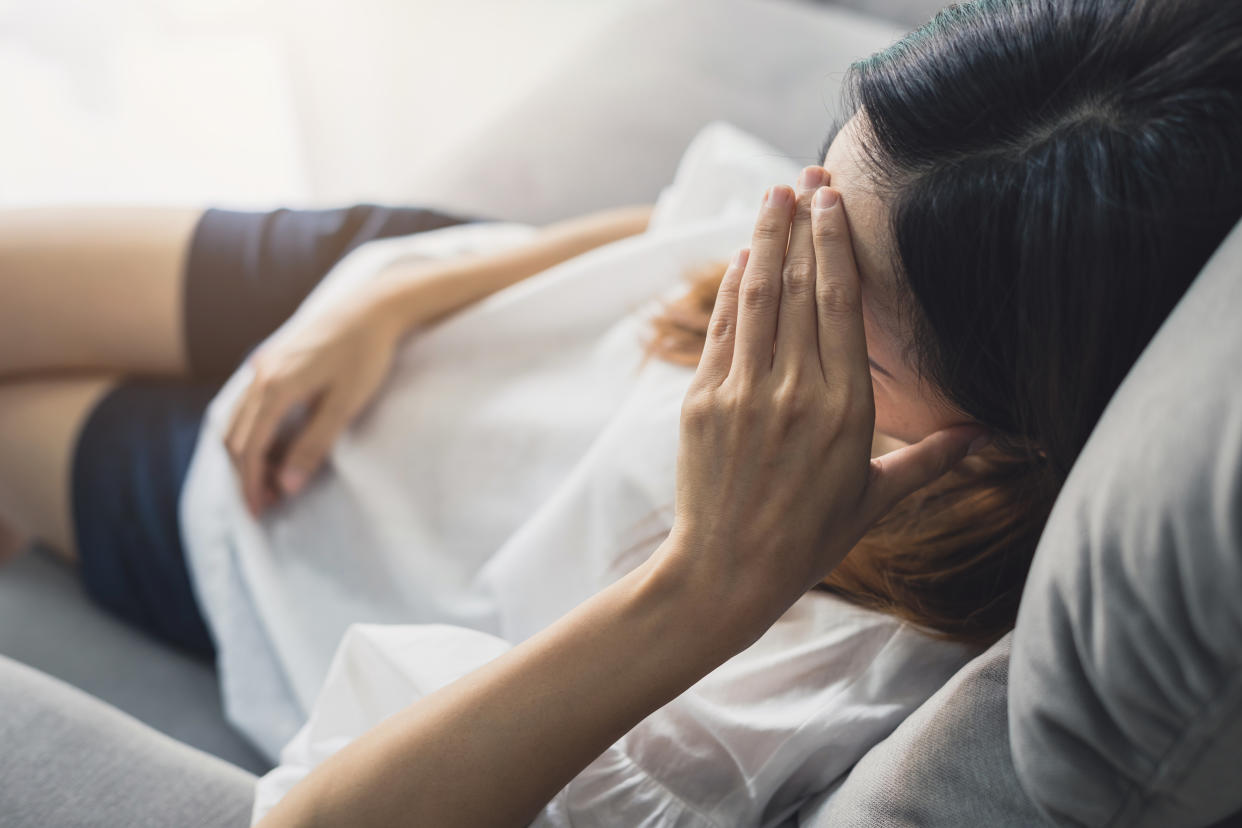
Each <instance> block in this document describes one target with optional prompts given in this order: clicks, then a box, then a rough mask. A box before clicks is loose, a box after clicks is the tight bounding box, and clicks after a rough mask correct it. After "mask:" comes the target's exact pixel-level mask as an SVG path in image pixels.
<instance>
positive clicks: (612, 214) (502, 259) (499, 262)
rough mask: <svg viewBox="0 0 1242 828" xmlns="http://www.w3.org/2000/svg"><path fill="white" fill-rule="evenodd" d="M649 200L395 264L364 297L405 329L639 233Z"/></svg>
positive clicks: (386, 321) (384, 320) (380, 317)
mask: <svg viewBox="0 0 1242 828" xmlns="http://www.w3.org/2000/svg"><path fill="white" fill-rule="evenodd" d="M651 210H652V207H651V205H643V206H636V207H619V208H616V209H612V210H605V211H603V212H598V213H591V214H589V215H585V216H580V217H576V218H572V219H566V220H564V221H559V222H556V223H554V224H549V225H547V226H546V227H543V228H540V230H539V231H538V233H537V234H536V235H535V237H534V238H533V239H531V240H530V241H529V242H527V243H525V244H522V245H519V246H518V247H516V248H513V249H510V250H505V251H501V252H500V253H481V254H472V255H467V256H461V257H459V258H456V259H452V260H450V261H448V262H434V263H431V264H430V265H428V263H424V262H413V263H407V264H400V263H398V264H397V265H394V266H393V267H392V268H391V269H389V270H388V271H387V272H386V273H384V274H383V275H382V276H381V278H379V279H376V280H375V281H374V282H373V283H372V288H370V289H369V290H368V292H367V294H366V295H365V296H364V297H363V301H364V302H365V303H366V304H367V305H368V306H369V308H370V309H371V313H372V314H373V318H374V320H375V322H376V323H377V324H381V325H386V326H392V327H394V328H395V329H396V330H397V331H400V332H405V331H408V330H409V329H410V328H412V327H413V326H415V325H419V324H426V323H429V322H434V321H436V320H437V319H440V318H441V317H443V316H446V315H447V314H450V313H452V312H453V311H456V310H458V309H460V308H462V307H465V306H466V305H469V304H471V303H472V302H477V301H478V300H480V299H482V298H484V297H486V296H489V295H490V294H492V293H495V292H496V291H498V290H500V289H502V288H505V287H508V286H509V285H512V284H514V283H515V282H520V281H521V280H523V279H525V278H526V277H528V276H533V275H534V274H536V273H539V272H540V271H543V270H547V269H548V268H549V267H552V266H553V265H557V264H560V263H561V262H564V261H567V260H569V259H572V258H573V257H575V256H578V255H580V254H582V253H585V252H587V251H588V250H593V249H594V248H596V247H600V246H602V245H605V244H608V243H610V242H614V241H617V240H618V239H623V238H625V237H627V236H633V235H636V234H638V233H642V232H643V231H644V230H646V229H647V222H648V220H649V219H650V217H651Z"/></svg>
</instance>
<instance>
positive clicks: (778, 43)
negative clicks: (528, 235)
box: [410, 0, 904, 224]
mask: <svg viewBox="0 0 1242 828" xmlns="http://www.w3.org/2000/svg"><path fill="white" fill-rule="evenodd" d="M903 32H904V30H903V29H902V28H901V27H899V26H895V25H893V24H891V23H887V22H884V21H882V20H880V19H878V18H869V17H866V16H863V15H861V14H858V13H857V12H851V11H847V10H843V9H837V8H831V7H821V6H815V5H812V4H809V3H791V2H787V0H648V1H647V2H643V3H638V4H635V5H634V6H633V7H632V8H628V9H626V10H625V11H624V12H623V13H621V14H620V15H619V16H618V18H617V20H616V22H615V23H614V24H613V25H612V26H610V27H609V28H608V30H607V31H605V32H604V33H603V34H601V35H599V36H597V37H595V38H593V39H590V40H588V41H587V42H586V43H584V44H583V46H582V47H581V48H580V49H579V50H578V51H576V52H575V53H574V54H573V55H571V56H570V57H569V58H567V59H566V60H565V61H564V62H563V63H561V64H559V65H558V66H557V67H556V69H555V71H554V72H552V73H551V74H550V76H549V77H548V79H547V80H546V81H545V82H544V83H543V84H542V85H540V86H538V87H537V88H536V89H535V90H533V91H532V92H531V93H530V94H528V95H527V96H525V97H523V98H520V99H518V100H516V101H514V103H513V105H512V107H511V109H509V110H508V111H506V112H502V113H501V114H500V115H498V116H497V117H496V118H495V119H494V120H493V121H492V122H491V123H489V124H488V125H487V126H486V127H485V128H483V129H481V130H479V131H478V133H477V134H476V135H475V136H474V137H473V138H472V139H470V140H467V141H465V142H463V144H462V145H460V146H456V147H454V148H453V150H452V151H451V152H449V153H447V154H445V155H444V156H436V157H431V158H428V159H425V160H424V161H423V163H422V164H421V165H420V166H418V167H417V168H415V169H414V170H413V172H412V174H411V175H410V180H411V181H412V182H414V184H413V192H412V193H411V194H410V195H411V197H412V198H413V200H414V201H416V202H417V203H420V204H435V205H436V206H439V207H444V208H448V209H451V210H456V211H459V212H464V213H469V214H475V215H484V216H493V217H497V218H504V219H509V220H513V221H526V222H531V223H535V224H541V223H544V222H547V221H552V220H555V219H560V218H565V217H567V216H573V215H581V214H583V213H587V212H591V211H593V210H599V209H603V208H605V207H613V206H618V205H624V204H642V203H650V202H652V201H654V200H655V198H656V196H657V195H659V193H660V189H661V188H662V187H664V186H666V185H667V184H668V183H669V181H670V180H671V179H672V177H673V172H674V170H675V169H676V167H677V162H678V160H679V159H680V158H681V155H682V153H683V152H684V151H685V149H686V145H687V144H688V143H689V142H690V139H691V138H693V137H694V135H695V133H697V132H698V131H699V129H701V128H702V127H703V126H704V125H705V124H707V123H709V122H710V121H713V120H718V119H720V120H726V121H730V122H732V123H734V124H736V125H737V126H739V127H741V128H742V129H744V130H746V131H747V132H750V133H752V134H754V135H757V136H758V137H760V138H762V139H764V140H765V141H767V142H768V143H770V144H772V145H773V146H775V147H777V148H778V149H779V150H781V151H782V152H784V153H787V155H788V157H790V158H792V159H794V160H795V161H796V162H797V163H799V164H813V163H818V162H819V161H820V160H822V159H819V158H817V157H816V154H817V151H818V149H819V145H820V143H821V142H822V141H823V139H824V136H825V134H826V133H827V130H828V127H829V124H830V123H831V121H832V119H833V117H834V116H835V115H836V112H837V104H838V97H839V90H840V82H841V76H842V74H843V73H844V71H845V69H846V68H847V67H848V66H849V64H850V63H852V62H853V61H854V60H857V59H858V58H862V57H866V56H867V55H869V54H871V53H873V52H875V51H877V50H879V49H882V48H884V47H886V46H888V45H889V44H891V43H893V42H894V41H895V40H897V39H898V38H900V37H901V35H902V34H903ZM773 183H779V182H773ZM790 183H792V182H790Z"/></svg>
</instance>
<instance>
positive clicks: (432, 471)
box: [181, 123, 970, 826]
mask: <svg viewBox="0 0 1242 828" xmlns="http://www.w3.org/2000/svg"><path fill="white" fill-rule="evenodd" d="M796 174H797V168H796V167H795V166H793V165H791V164H790V163H789V162H788V161H786V160H784V159H782V158H781V156H780V154H779V153H778V152H777V151H775V150H774V149H772V148H771V147H768V146H766V145H764V144H763V143H761V142H759V141H758V140H757V139H754V138H753V137H751V136H749V135H746V134H745V133H741V132H740V131H738V130H736V129H735V128H733V127H731V126H729V125H727V124H723V123H716V124H712V125H709V126H707V127H705V128H704V129H703V130H702V132H701V133H700V134H699V135H698V136H697V137H696V138H695V139H694V141H693V142H692V143H691V145H690V147H689V148H688V149H687V151H686V154H685V156H684V158H683V160H682V162H681V165H680V167H679V169H678V172H677V175H676V178H675V180H674V182H673V184H672V185H671V186H670V187H668V188H666V189H665V191H664V192H663V193H662V194H661V196H660V199H659V201H658V202H657V205H656V210H655V212H654V214H653V216H652V220H651V224H650V227H649V228H648V230H647V232H645V233H643V234H641V235H639V236H636V237H632V238H629V239H625V240H622V241H619V242H616V243H614V244H610V245H606V246H604V247H602V248H598V249H596V250H594V251H591V252H589V253H587V254H584V255H582V256H579V257H577V258H574V259H571V260H569V261H567V262H564V263H562V264H560V265H558V266H556V267H553V268H550V269H548V270H546V271H543V272H542V273H539V274H537V275H535V276H533V277H531V278H529V279H526V280H524V281H522V282H520V283H518V284H516V285H513V286H511V287H509V288H507V289H505V290H503V291H500V292H498V293H496V294H494V295H492V296H490V297H488V298H487V299H485V300H483V301H481V302H479V303H477V304H475V305H472V306H471V307H468V308H466V309H464V310H462V311H460V312H459V313H456V314H454V315H453V316H452V317H450V318H448V319H446V320H444V321H442V322H441V323H439V324H437V325H435V326H432V327H429V328H426V329H424V330H421V331H418V332H416V333H415V334H414V335H413V336H411V337H410V338H409V339H408V341H406V342H405V343H404V344H403V346H402V348H401V350H400V353H399V356H398V358H397V360H396V363H395V365H394V368H393V371H392V374H391V377H390V378H389V380H388V382H387V384H386V386H385V387H384V390H383V391H382V393H381V397H380V398H379V400H378V401H377V402H376V404H375V405H373V406H371V408H369V409H368V410H367V411H366V412H365V413H364V415H363V416H362V417H361V418H360V419H359V420H358V421H357V422H356V423H355V424H354V425H353V426H352V427H351V428H350V429H349V430H348V431H347V432H346V433H345V434H344V435H342V437H341V438H340V439H339V440H338V442H337V444H336V445H335V447H334V449H333V451H332V453H331V455H330V458H329V461H328V463H327V467H326V468H325V470H324V471H323V472H321V473H320V474H319V475H318V476H317V477H316V479H315V480H314V481H313V483H312V484H311V485H310V486H308V488H307V489H306V490H305V491H304V492H303V493H302V494H300V495H299V496H298V497H296V498H294V499H293V500H292V501H290V502H289V503H287V504H284V505H282V506H280V507H278V508H276V509H274V510H273V511H271V512H270V513H268V514H267V515H266V516H264V517H263V518H262V519H261V520H260V521H255V520H253V519H251V518H250V517H249V515H248V513H247V512H246V510H245V508H244V506H243V502H242V499H241V497H240V494H239V492H238V490H237V486H236V482H235V478H234V476H233V473H232V470H231V468H230V466H229V462H228V458H227V456H226V454H225V452H224V449H223V446H222V437H223V434H224V429H225V425H226V424H227V422H228V417H229V414H230V413H231V410H232V407H233V405H234V404H235V402H236V401H237V399H238V396H239V394H240V392H241V391H242V390H243V388H244V387H245V385H246V384H247V383H248V382H249V380H250V370H249V368H248V367H243V368H242V369H240V370H239V371H238V373H237V374H236V375H235V376H234V377H233V378H232V379H231V380H230V381H229V383H228V384H227V385H226V386H225V388H224V389H223V390H222V391H221V392H220V394H219V396H218V397H217V398H216V400H215V401H214V402H213V404H212V406H211V408H210V409H209V411H208V415H207V421H206V423H205V426H204V428H203V431H202V436H201V438H200V442H199V445H198V447H197V450H196V453H195V457H194V461H193V463H192V465H191V468H190V473H189V477H188V479H187V482H186V487H185V490H184V493H183V496H182V502H181V515H182V526H183V532H184V535H185V542H186V548H187V551H188V557H189V561H190V566H191V572H192V575H193V580H194V584H195V589H196V591H197V594H198V596H199V599H200V603H201V604H202V606H203V608H204V612H205V614H206V615H207V618H208V622H209V625H210V627H211V630H212V633H213V635H214V637H215V639H216V643H217V646H218V648H219V667H220V673H221V682H222V690H223V694H224V699H225V709H226V713H227V715H228V717H229V719H230V721H232V722H233V723H234V724H235V725H236V726H237V727H239V728H240V729H241V730H242V731H243V732H244V733H246V734H247V735H248V736H249V737H250V738H251V739H252V740H253V741H254V742H255V743H256V744H257V745H258V746H259V747H260V748H261V749H262V750H264V751H265V752H266V753H267V754H268V755H269V756H270V757H273V758H275V757H276V755H277V753H278V752H280V750H281V746H283V745H286V743H288V744H287V746H286V747H285V748H284V750H283V752H280V763H281V764H280V766H279V767H278V768H276V769H275V770H273V771H272V772H271V773H270V774H268V775H267V776H265V777H264V778H263V779H262V780H261V781H260V783H259V786H258V795H257V799H256V803H255V811H254V818H255V820H257V819H259V818H260V817H261V816H262V814H264V813H266V811H267V810H268V809H269V808H270V807H271V806H272V805H273V804H274V803H275V802H276V801H277V800H278V799H279V798H280V796H281V795H282V794H283V793H284V792H285V791H287V790H288V788H289V787H290V786H291V785H292V784H294V783H295V782H296V781H297V780H298V779H300V778H301V777H302V776H304V775H305V774H306V773H307V772H308V771H309V770H310V769H311V768H312V767H313V766H314V765H315V764H316V763H318V762H319V761H321V760H322V759H323V758H324V757H325V756H327V755H329V754H330V753H332V752H333V751H335V750H337V749H339V748H340V747H341V746H342V745H343V744H345V743H346V742H348V741H349V740H350V739H352V738H354V737H356V736H358V735H360V734H361V733H363V732H364V731H365V730H367V729H368V728H370V727H371V726H373V725H374V724H376V723H377V722H379V721H380V720H381V719H383V718H384V717H386V716H388V715H390V714H391V713H393V712H395V711H396V710H398V709H400V708H401V707H402V706H404V705H406V704H408V703H409V702H410V701H411V700H413V699H416V698H418V697H419V696H421V695H423V694H425V693H428V692H430V691H432V690H434V689H436V688H438V687H440V686H443V685H444V684H446V683H448V682H450V681H452V680H453V679H455V678H456V677H458V676H460V675H462V674H463V673H465V672H468V671H470V670H471V669H473V668H475V667H477V666H478V665H480V664H482V663H484V662H486V661H487V660H489V659H491V658H494V657H495V656H496V655H497V654H498V653H500V652H502V651H503V650H504V649H506V648H508V647H510V646H512V645H513V644H516V643H518V642H520V641H522V640H523V639H525V638H527V637H528V636H530V635H531V634H532V633H534V632H536V631H538V630H540V629H542V628H543V627H545V626H546V625H548V624H550V623H551V622H553V621H555V620H556V619H557V618H559V617H560V616H561V615H563V614H564V613H565V612H566V611H567V610H569V609H570V608H572V607H573V606H575V605H576V604H578V603H579V602H581V601H582V600H584V599H585V598H587V597H589V596H590V595H592V594H594V593H595V592H597V591H598V590H599V589H600V588H602V587H604V586H605V585H607V584H608V583H611V582H612V581H613V580H615V579H616V578H617V577H619V576H620V575H622V574H624V573H625V572H627V571H629V570H630V569H632V568H633V567H634V566H635V565H637V564H638V563H639V562H640V561H642V560H643V559H644V558H646V556H648V555H649V554H650V553H651V551H652V550H653V549H654V548H655V546H656V545H657V544H658V541H659V537H658V535H660V533H661V532H662V531H666V530H667V529H668V527H669V526H670V525H671V515H672V511H671V507H672V503H673V493H674V483H675V460H676V453H677V439H678V431H679V416H680V407H681V401H682V397H683V396H684V394H685V389H686V386H687V384H688V383H689V380H690V378H691V376H692V375H693V371H692V370H691V369H689V368H685V367H680V366H673V365H669V364H667V363H664V362H660V361H658V360H653V361H651V362H648V363H647V364H646V365H645V366H643V367H642V369H641V370H639V362H640V358H641V341H640V337H641V335H642V333H643V332H644V330H645V329H646V320H647V319H648V318H649V317H650V315H651V313H652V312H653V311H654V310H655V309H656V303H655V300H656V299H657V298H661V297H664V298H667V297H671V296H673V295H675V294H677V293H679V292H680V291H682V290H683V289H684V282H683V281H682V278H681V277H682V274H683V273H684V272H685V271H686V270H687V268H689V267H690V266H693V265H696V264H700V263H703V262H705V261H711V260H716V259H724V258H727V257H728V255H730V254H731V253H732V252H733V251H734V250H735V249H736V248H738V247H740V246H742V245H745V244H747V243H749V240H750V234H751V230H752V228H753V224H754V219H755V214H756V210H757V207H758V204H759V200H760V197H761V195H762V192H763V190H764V188H766V187H768V186H770V185H772V184H774V183H781V182H786V183H788V182H792V181H793V179H794V178H795V176H796ZM583 186H590V183H589V182H583ZM534 232H535V230H534V228H532V227H529V226H525V225H516V224H507V223H498V224H485V225H466V226H459V227H450V228H445V229H442V230H437V231H433V232H430V233H424V234H420V235H417V236H412V237H406V238H399V239H391V240H385V241H379V242H373V243H371V244H367V245H365V246H363V247H362V248H359V249H358V250H357V251H355V252H354V253H352V254H350V255H349V256H348V257H347V258H346V259H345V260H343V261H342V262H341V263H340V264H338V265H337V267H336V268H334V270H333V271H332V273H330V274H329V275H328V277H327V278H326V279H325V280H324V282H323V283H322V284H321V285H320V286H319V287H318V288H317V289H316V291H315V292H314V293H313V294H312V295H311V297H310V298H308V300H307V301H306V303H304V304H303V306H302V307H301V308H300V309H299V310H298V312H297V313H296V314H295V315H294V316H293V317H292V318H291V319H290V320H289V321H288V322H287V323H286V324H285V325H284V326H283V327H282V328H281V330H279V331H277V332H276V333H275V334H273V336H276V337H280V336H283V335H285V334H286V333H287V332H288V331H289V330H291V329H293V328H294V327H295V326H298V325H302V324H306V322H307V320H309V319H311V318H313V316H314V315H315V314H316V313H317V312H318V311H319V309H320V308H322V307H323V306H324V305H326V304H328V303H331V302H332V301H333V299H334V297H336V296H338V295H341V294H342V293H344V292H347V291H352V290H355V289H357V288H358V286H359V285H360V284H362V283H363V282H365V281H366V280H367V279H369V278H371V277H372V276H373V275H374V274H375V273H377V272H378V271H379V270H380V269H381V267H382V266H383V265H384V264H386V263H387V262H390V261H392V260H394V259H397V258H402V257H430V258H436V257H448V256H453V255H457V254H459V253H461V252H464V251H477V250H498V249H503V248H505V247H508V246H510V245H514V244H519V243H521V242H522V241H523V240H525V239H527V238H529V237H530V236H531V234H532V233H534ZM969 655H970V652H969V651H968V650H967V649H966V648H964V647H960V646H956V645H950V644H945V643H943V642H938V641H934V640H933V639H931V638H929V637H927V636H925V635H923V634H921V633H919V632H917V631H915V630H913V629H911V628H909V627H908V626H907V625H904V624H902V623H900V622H898V621H896V620H895V619H892V618H890V617H887V616H884V615H880V614H877V613H873V612H868V611H864V610H860V609H858V608H855V607H852V606H850V605H848V604H846V603H844V602H842V601H840V600H838V599H835V598H832V597H830V596H827V595H825V594H822V593H809V594H808V595H807V596H805V597H804V598H803V599H801V600H800V601H798V603H797V604H795V606H794V607H793V608H792V609H791V610H790V611H789V612H788V613H787V614H786V615H785V616H784V617H783V618H782V619H781V620H780V621H779V622H778V623H777V624H776V625H775V626H774V627H773V628H772V629H771V630H770V631H769V632H768V633H767V634H766V635H765V636H764V637H763V638H762V639H760V641H759V642H757V643H756V644H755V645H753V646H752V647H751V648H749V649H748V650H746V651H745V652H743V653H741V654H739V655H738V656H736V657H735V658H733V659H731V660H730V661H729V662H726V663H725V664H724V665H722V666H721V667H720V668H718V669H717V670H716V671H714V672H713V673H712V674H711V675H709V676H707V677H706V678H704V679H703V680H702V681H700V682H699V683H698V684H696V685H695V686H694V687H692V688H691V689H690V690H688V691H687V692H686V693H684V694H683V695H682V696H681V697H679V698H678V699H676V700H675V701H674V702H672V703H670V704H669V705H666V706H665V707H664V708H662V709H661V710H659V711H657V712H656V713H653V714H652V715H651V716H649V717H648V718H647V719H646V720H644V721H643V722H642V723H641V724H640V725H639V726H638V727H636V728H634V729H633V730H632V731H631V732H630V733H629V734H627V735H626V736H625V737H624V738H623V739H622V740H620V741H619V742H618V743H617V744H616V745H614V746H613V747H612V748H610V749H609V750H608V751H606V752H605V753H604V755H602V756H601V757H600V758H599V759H598V760H597V761H596V762H594V763H593V764H592V765H591V766H590V767H589V768H588V769H587V770H586V771H584V772H583V773H582V774H581V775H580V776H579V777H577V778H576V779H575V780H574V782H573V783H571V784H570V785H569V786H567V787H566V788H565V789H564V790H563V791H561V793H560V794H559V795H558V796H557V798H556V799H555V800H554V801H553V802H552V803H551V804H550V805H549V806H548V808H547V809H546V810H545V812H544V815H543V816H542V817H541V820H540V821H539V822H538V824H540V825H568V824H570V821H571V820H572V822H573V824H574V825H580V826H582V825H597V824H598V825H622V824H623V825H627V826H640V825H737V824H764V825H768V824H777V823H778V822H779V821H781V820H783V819H785V818H786V817H788V816H789V814H790V813H792V811H793V810H794V809H796V807H797V805H798V804H799V803H800V802H801V801H802V800H803V799H805V798H806V797H808V796H810V795H812V794H813V793H815V792H816V791H819V790H822V789H823V788H824V787H826V786H827V785H829V784H831V783H832V782H833V781H834V780H835V779H837V778H838V777H839V776H840V775H841V774H842V773H844V772H845V771H846V770H847V769H848V768H849V767H850V766H851V765H852V764H853V763H854V762H855V761H856V760H857V759H858V758H859V757H860V756H861V755H862V754H863V753H864V752H865V751H866V749H867V748H868V747H870V745H872V744H873V743H875V742H876V741H878V740H879V739H881V738H883V736H884V735H885V734H887V733H888V732H889V731H890V730H891V729H892V728H893V727H895V726H896V724H897V723H898V722H900V721H901V719H902V718H904V717H905V716H906V715H907V714H908V713H909V712H910V711H911V710H913V709H914V707H916V706H917V705H918V704H919V703H921V702H922V700H923V699H925V698H926V697H927V696H928V695H930V694H931V693H932V692H933V691H934V690H935V689H936V688H937V687H938V686H939V685H940V684H941V683H943V681H944V680H945V679H946V678H947V677H948V676H950V675H951V674H952V673H953V672H954V671H955V670H956V669H957V667H958V666H960V665H961V664H963V663H964V662H965V661H966V660H967V658H968V657H969ZM295 734H296V735H295ZM290 739H292V741H290Z"/></svg>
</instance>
